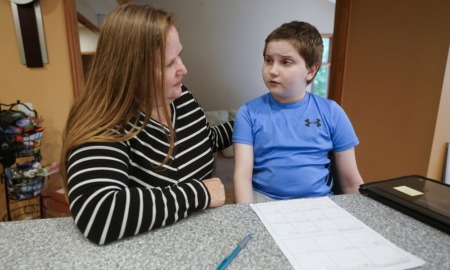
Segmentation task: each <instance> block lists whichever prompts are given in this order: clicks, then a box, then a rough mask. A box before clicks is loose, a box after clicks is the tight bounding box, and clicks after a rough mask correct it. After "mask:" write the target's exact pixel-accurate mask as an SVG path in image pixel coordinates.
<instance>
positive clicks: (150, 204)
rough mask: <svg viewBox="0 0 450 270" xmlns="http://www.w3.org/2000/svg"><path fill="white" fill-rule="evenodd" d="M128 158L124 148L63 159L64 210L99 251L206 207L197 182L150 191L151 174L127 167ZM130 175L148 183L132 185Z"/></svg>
mask: <svg viewBox="0 0 450 270" xmlns="http://www.w3.org/2000/svg"><path fill="white" fill-rule="evenodd" d="M128 153H129V149H128V147H127V145H126V144H125V143H95V144H94V143H93V144H88V145H84V146H82V147H80V148H78V149H76V150H74V151H73V152H72V153H71V155H70V157H69V161H68V170H67V171H68V173H67V175H68V195H69V202H70V210H71V213H72V216H73V218H74V220H75V223H76V225H77V226H78V228H79V229H80V230H81V232H82V233H83V234H84V236H86V237H87V238H88V239H90V240H91V241H93V242H95V243H97V244H100V245H103V244H106V243H108V242H111V241H115V240H117V239H121V238H124V237H127V236H132V235H137V234H139V233H143V232H146V231H149V230H152V229H155V228H158V227H163V226H165V225H168V224H171V223H174V222H176V221H177V220H180V219H182V218H185V217H187V216H188V215H189V214H191V213H192V212H194V211H196V210H201V209H205V208H207V207H208V206H209V205H210V202H211V200H210V194H209V192H208V190H207V187H206V186H205V184H203V183H202V182H200V181H197V180H194V179H192V180H187V181H183V182H180V183H174V184H172V185H169V186H166V187H156V186H152V185H151V183H152V181H151V178H152V174H154V173H155V172H153V171H152V172H150V171H147V170H148V169H146V168H141V167H138V166H133V167H132V166H131V163H132V162H135V161H133V160H131V159H130V157H129V155H128ZM131 170H142V171H145V172H146V173H147V175H148V179H146V181H145V182H144V181H142V179H137V178H136V177H134V176H133V175H134V174H133V173H131V172H130V171H131ZM147 180H148V181H147ZM208 184H209V183H208Z"/></svg>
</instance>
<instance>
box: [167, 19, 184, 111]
mask: <svg viewBox="0 0 450 270" xmlns="http://www.w3.org/2000/svg"><path fill="white" fill-rule="evenodd" d="M182 49H183V46H182V45H181V43H180V38H179V36H178V31H177V29H176V28H175V27H173V26H172V27H171V28H170V30H169V32H168V33H167V43H166V63H165V66H164V73H165V87H166V89H165V91H166V92H165V93H166V101H167V104H170V103H172V102H173V101H174V100H175V99H177V98H178V97H179V96H180V95H181V81H182V79H183V76H184V75H186V73H187V70H186V67H185V66H184V65H183V61H181V57H180V54H181V51H182Z"/></svg>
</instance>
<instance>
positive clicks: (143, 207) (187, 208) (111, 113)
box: [61, 4, 233, 245]
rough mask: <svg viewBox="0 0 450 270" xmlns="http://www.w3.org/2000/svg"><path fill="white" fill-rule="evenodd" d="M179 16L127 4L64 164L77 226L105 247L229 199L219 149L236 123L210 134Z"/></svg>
mask: <svg viewBox="0 0 450 270" xmlns="http://www.w3.org/2000/svg"><path fill="white" fill-rule="evenodd" d="M181 51H182V46H181V44H180V41H179V37H178V32H177V30H176V28H175V21H174V17H173V15H172V14H170V13H168V12H166V11H164V10H160V9H155V8H153V7H151V6H149V5H137V4H127V5H123V6H120V7H119V8H117V9H116V10H114V11H113V12H112V13H111V14H110V15H109V16H108V18H107V19H106V20H105V22H104V23H103V26H102V29H101V32H100V36H99V40H98V45H97V51H96V55H95V57H94V59H93V62H92V66H91V71H90V75H89V77H88V79H87V83H86V89H85V91H84V93H83V95H82V96H81V97H80V98H79V99H78V100H76V102H75V104H74V105H73V107H72V108H71V110H70V113H69V117H68V120H67V124H66V130H65V133H64V138H63V142H64V145H63V151H62V160H61V164H62V166H63V169H62V172H63V179H64V180H65V181H64V183H65V187H66V190H67V191H68V198H69V203H70V209H71V212H72V216H73V218H74V220H75V223H76V225H77V226H78V228H79V229H80V230H81V231H82V233H83V234H84V235H85V236H86V237H87V238H88V239H90V240H91V241H94V242H96V243H98V244H100V245H103V244H105V243H108V242H111V241H114V240H117V239H121V238H124V237H127V236H131V235H136V234H139V233H142V232H145V231H149V230H151V229H154V228H157V227H162V226H165V225H168V224H171V223H174V222H176V221H178V220H180V219H182V218H185V217H187V216H188V215H189V214H191V213H193V212H194V211H197V210H202V209H205V208H207V207H218V206H221V205H223V204H224V202H225V191H224V187H223V184H222V183H221V181H220V179H218V178H211V173H212V169H213V162H214V160H213V154H212V153H213V152H215V151H218V150H221V149H223V148H225V147H227V146H229V145H231V134H232V130H233V128H232V125H233V122H229V123H225V124H223V125H221V126H218V127H210V126H209V124H208V123H207V121H206V118H205V114H204V112H203V110H202V109H201V107H200V106H199V104H198V103H197V101H196V100H195V98H194V97H193V96H192V94H191V93H190V92H189V91H188V90H187V88H185V87H184V86H182V84H181V81H182V78H183V76H184V75H185V74H186V73H187V70H186V68H185V66H184V65H183V62H182V61H181V58H180V53H181Z"/></svg>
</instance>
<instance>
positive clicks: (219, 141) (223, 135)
mask: <svg viewBox="0 0 450 270" xmlns="http://www.w3.org/2000/svg"><path fill="white" fill-rule="evenodd" d="M233 125H234V120H232V121H229V122H226V123H223V124H221V125H218V126H211V127H209V138H210V140H211V148H212V151H213V152H218V151H220V150H223V149H225V148H227V147H229V146H231V144H232V138H233Z"/></svg>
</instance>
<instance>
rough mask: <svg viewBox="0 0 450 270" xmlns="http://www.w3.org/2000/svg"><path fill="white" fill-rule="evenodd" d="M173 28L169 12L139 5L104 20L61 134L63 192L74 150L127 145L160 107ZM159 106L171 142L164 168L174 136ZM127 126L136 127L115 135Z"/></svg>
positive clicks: (163, 101) (169, 123)
mask: <svg viewBox="0 0 450 270" xmlns="http://www.w3.org/2000/svg"><path fill="white" fill-rule="evenodd" d="M172 26H175V20H174V16H173V15H172V14H171V13H168V12H166V11H164V10H161V9H156V8H154V7H152V6H149V5H139V4H126V5H122V6H120V7H119V8H117V9H116V10H114V11H112V12H111V13H110V14H109V15H108V17H107V18H106V20H105V21H104V23H103V25H102V28H101V31H100V36H99V39H98V44H97V50H96V53H95V56H94V58H93V60H92V65H91V68H90V73H89V76H88V78H87V82H86V88H85V90H84V91H83V93H82V95H81V96H80V97H79V98H78V99H77V100H76V101H75V102H74V104H73V106H72V108H71V109H70V112H69V116H68V119H67V122H66V127H65V132H64V134H63V147H62V153H61V173H62V179H63V185H64V187H65V188H66V191H67V169H68V168H67V163H68V158H69V155H70V153H71V151H72V150H73V149H74V148H76V147H78V146H80V145H83V144H86V143H90V142H118V141H125V140H128V139H130V138H132V137H133V136H136V135H137V134H138V133H139V132H140V131H141V130H142V129H143V128H144V127H145V125H147V123H148V122H149V119H150V117H151V112H152V108H153V107H154V106H162V105H164V103H165V100H166V98H165V91H164V89H165V85H164V66H165V64H164V63H165V48H166V36H167V33H168V31H169V29H170V28H171V27H172ZM162 107H163V108H164V117H165V118H166V119H167V121H168V125H167V127H168V128H169V134H168V137H169V143H170V147H169V151H168V153H167V155H166V158H165V159H164V161H162V164H165V163H167V162H168V160H169V158H170V156H171V155H172V152H173V145H174V137H175V136H174V130H173V127H172V123H171V118H170V116H169V112H168V109H167V106H162ZM140 111H143V112H144V115H145V119H144V121H143V123H142V122H140V121H139V120H140V119H142V116H141V114H140ZM130 121H132V123H133V126H134V127H135V128H134V129H132V130H131V131H130V132H128V133H124V132H120V133H117V132H115V130H123V129H124V128H125V125H126V123H127V122H130Z"/></svg>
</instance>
